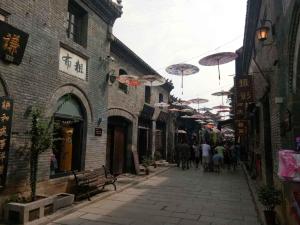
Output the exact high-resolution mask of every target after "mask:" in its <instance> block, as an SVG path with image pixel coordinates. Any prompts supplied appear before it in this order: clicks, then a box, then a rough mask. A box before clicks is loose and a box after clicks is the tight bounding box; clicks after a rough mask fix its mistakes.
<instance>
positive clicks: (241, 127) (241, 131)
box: [235, 120, 248, 137]
mask: <svg viewBox="0 0 300 225" xmlns="http://www.w3.org/2000/svg"><path fill="white" fill-rule="evenodd" d="M235 130H236V134H237V136H238V137H242V136H246V135H247V133H248V121H247V120H236V121H235Z"/></svg>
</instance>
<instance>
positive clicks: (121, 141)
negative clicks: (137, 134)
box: [107, 116, 131, 175]
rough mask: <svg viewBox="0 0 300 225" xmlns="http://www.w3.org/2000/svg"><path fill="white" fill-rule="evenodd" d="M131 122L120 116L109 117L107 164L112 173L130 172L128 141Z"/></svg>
mask: <svg viewBox="0 0 300 225" xmlns="http://www.w3.org/2000/svg"><path fill="white" fill-rule="evenodd" d="M130 126H131V123H130V122H129V121H128V120H127V119H125V118H123V117H119V116H112V117H109V118H108V130H107V156H108V157H109V158H108V160H107V164H108V165H107V166H108V167H109V168H110V171H111V173H113V174H114V175H119V174H122V173H125V172H129V170H130V163H129V160H130V159H129V158H130V154H129V153H128V148H127V146H128V143H129V141H130V135H129V130H130V129H129V127H130Z"/></svg>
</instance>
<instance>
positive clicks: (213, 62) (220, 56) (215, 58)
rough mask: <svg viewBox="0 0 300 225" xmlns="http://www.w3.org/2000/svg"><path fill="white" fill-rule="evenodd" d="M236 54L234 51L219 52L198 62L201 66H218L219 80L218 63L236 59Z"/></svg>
mask: <svg viewBox="0 0 300 225" xmlns="http://www.w3.org/2000/svg"><path fill="white" fill-rule="evenodd" d="M237 56H238V55H237V54H236V53H234V52H220V53H216V54H213V55H209V56H206V57H204V58H202V59H200V60H199V64H200V65H203V66H218V72H219V80H220V79H221V73H220V65H222V64H225V63H229V62H231V61H232V60H234V59H236V58H237Z"/></svg>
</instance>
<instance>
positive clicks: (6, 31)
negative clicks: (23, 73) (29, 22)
mask: <svg viewBox="0 0 300 225" xmlns="http://www.w3.org/2000/svg"><path fill="white" fill-rule="evenodd" d="M27 40H28V34H27V33H25V32H23V31H21V30H19V29H17V28H14V27H12V26H11V25H9V24H7V23H5V22H3V21H0V57H1V58H2V59H3V60H5V61H7V62H11V63H15V64H17V65H19V64H20V63H21V61H22V58H23V55H24V51H25V47H26V44H27Z"/></svg>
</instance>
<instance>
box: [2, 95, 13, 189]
mask: <svg viewBox="0 0 300 225" xmlns="http://www.w3.org/2000/svg"><path fill="white" fill-rule="evenodd" d="M0 107H1V108H0V185H1V186H4V185H5V179H6V172H7V163H8V153H9V143H10V133H11V124H12V114H13V100H12V99H10V98H7V97H0Z"/></svg>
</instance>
